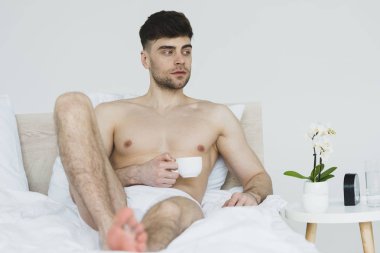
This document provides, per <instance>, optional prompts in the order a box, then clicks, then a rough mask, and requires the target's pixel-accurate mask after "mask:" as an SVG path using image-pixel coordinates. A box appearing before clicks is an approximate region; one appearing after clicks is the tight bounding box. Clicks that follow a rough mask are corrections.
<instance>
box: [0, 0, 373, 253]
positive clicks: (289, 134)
mask: <svg viewBox="0 0 380 253" xmlns="http://www.w3.org/2000/svg"><path fill="white" fill-rule="evenodd" d="M161 9H166V10H168V9H170V10H171V9H174V10H179V11H183V12H185V14H186V15H187V16H188V18H189V19H190V21H191V23H192V25H193V29H194V33H195V36H194V39H193V47H194V59H193V75H192V78H191V81H190V83H189V84H188V86H187V88H186V92H187V94H188V95H190V96H194V97H198V98H203V99H209V100H213V101H216V102H239V101H261V102H262V105H263V117H264V118H263V120H264V121H263V124H264V142H265V162H266V168H267V170H268V171H269V172H270V174H271V176H272V178H273V182H274V190H275V193H277V194H281V195H282V196H283V197H284V198H285V199H287V200H288V201H295V200H298V199H300V196H301V189H302V184H303V182H302V181H299V180H297V179H293V178H287V177H285V176H283V175H282V173H283V171H284V170H285V169H302V168H305V170H301V171H303V172H305V171H306V168H310V166H311V164H312V150H311V147H310V144H309V143H308V141H307V140H306V139H305V138H304V133H305V132H306V131H307V130H308V127H309V124H310V123H312V122H317V121H320V122H329V123H330V124H331V126H333V127H335V129H336V131H337V136H336V138H334V140H333V143H334V149H335V152H334V153H333V155H332V157H331V160H330V161H329V164H327V165H337V166H338V167H339V168H338V170H337V172H336V178H334V179H332V180H331V181H330V191H331V192H330V193H331V197H332V198H341V197H342V195H343V194H342V188H343V186H342V185H343V183H342V182H343V176H344V174H345V173H347V172H357V173H359V175H360V183H361V186H362V187H361V188H362V192H364V187H363V186H364V183H365V182H364V175H363V168H364V161H365V160H366V159H379V154H380V151H379V145H378V144H379V143H380V131H379V130H380V113H379V112H380V99H379V94H380V29H379V25H380V15H379V11H380V4H379V2H378V1H360V0H356V1H343V0H342V1H337V0H323V1H311V0H309V1H299V0H298V1H296V0H294V1H281V0H277V1H273V0H272V1H225V2H222V1H201V0H193V1H191V2H190V1H189V2H187V3H186V2H185V1H174V0H173V1H147V0H145V1H139V0H135V1H122V0H119V1H115V0H111V1H90V0H88V1H67V0H66V1H49V0H44V1H42V0H38V1H28V0H24V1H20V0H16V1H15V0H0V94H2V93H7V94H9V95H10V96H11V99H12V101H13V103H14V106H15V110H16V112H17V113H29V112H46V111H52V110H53V104H54V100H55V98H56V97H57V96H58V95H59V94H61V93H63V92H66V91H70V90H82V91H107V92H114V93H126V92H128V93H131V92H132V93H135V94H142V93H144V92H145V90H146V89H147V87H148V73H147V72H146V71H145V69H144V68H143V67H142V66H141V64H140V61H139V52H140V50H141V46H140V42H139V37H138V30H139V28H140V26H141V25H142V24H143V22H144V21H145V20H146V18H147V16H148V15H149V14H151V13H153V12H155V11H158V10H161ZM378 225H379V223H375V225H374V229H375V231H374V232H375V236H376V240H377V243H378V244H379V243H380V231H376V229H377V226H378ZM291 226H292V227H293V228H294V229H296V230H297V232H299V233H303V232H304V224H301V223H295V222H294V223H293V222H292V223H291ZM329 238H331V240H329ZM332 241H334V242H335V243H331V242H332ZM317 246H318V248H319V249H321V250H322V251H324V252H359V251H361V242H360V236H359V229H358V226H357V225H355V224H347V225H320V226H319V230H318V236H317ZM378 247H380V246H379V245H378Z"/></svg>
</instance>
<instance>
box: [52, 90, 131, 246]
mask: <svg viewBox="0 0 380 253" xmlns="http://www.w3.org/2000/svg"><path fill="white" fill-rule="evenodd" d="M54 118H55V123H56V129H57V135H58V146H59V153H60V156H61V160H62V164H63V166H64V168H65V172H66V175H67V177H68V180H69V184H70V192H71V194H72V197H73V199H74V201H75V203H76V204H77V206H78V209H79V212H80V215H81V217H82V218H83V220H84V221H86V222H87V223H88V224H89V225H90V226H91V227H93V228H94V229H97V230H99V233H100V237H101V240H102V242H103V243H104V242H105V238H106V234H107V232H108V230H109V228H110V227H111V225H112V223H113V217H114V214H115V213H116V211H117V210H119V209H120V208H122V207H125V206H126V198H125V193H124V189H123V187H122V185H121V183H120V181H119V179H118V178H117V176H116V174H115V172H114V170H113V168H112V166H111V164H110V162H109V160H108V157H107V155H106V152H105V150H104V146H103V143H102V139H101V136H100V133H99V129H98V126H97V122H96V116H95V113H94V110H93V107H92V104H91V101H90V100H89V99H88V97H87V96H85V95H84V94H82V93H74V92H73V93H66V94H64V95H62V96H60V97H59V98H58V99H57V101H56V105H55V110H54Z"/></svg>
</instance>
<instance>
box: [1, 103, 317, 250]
mask: <svg viewBox="0 0 380 253" xmlns="http://www.w3.org/2000/svg"><path fill="white" fill-rule="evenodd" d="M244 105H245V109H244V112H243V114H242V117H241V125H242V127H243V129H244V132H245V134H246V137H247V140H248V143H249V145H250V146H251V148H252V149H254V150H255V152H256V154H257V155H258V157H259V158H260V159H261V160H262V161H263V139H262V121H261V107H260V104H259V103H245V104H244ZM16 119H17V126H18V136H19V139H20V143H21V152H22V159H23V165H24V166H23V167H24V169H25V174H26V178H27V182H28V188H29V191H28V190H26V191H20V190H15V189H7V188H5V189H4V188H3V189H0V203H1V204H0V252H95V251H99V243H98V237H97V233H96V232H95V231H93V230H91V229H89V228H88V227H86V226H83V221H82V220H81V219H80V218H79V216H78V214H77V212H76V211H75V210H74V209H72V208H70V207H69V206H67V205H65V204H64V203H60V202H59V201H56V200H54V199H52V198H50V197H49V196H47V193H48V188H49V181H50V177H51V175H52V167H53V164H54V162H55V160H56V157H57V155H58V150H57V143H56V134H55V129H54V123H53V115H52V113H45V114H21V115H16ZM238 186H239V182H238V181H237V180H236V179H235V177H234V176H233V175H232V174H230V173H228V176H227V178H226V180H225V183H224V184H223V187H222V189H223V190H218V191H213V192H209V193H208V195H207V196H208V198H211V199H217V198H218V196H221V195H220V194H226V193H227V194H230V193H231V192H232V191H236V190H237V189H239V187H238ZM285 204H286V203H285V201H284V200H283V199H282V198H281V197H280V196H278V195H272V196H268V198H267V199H266V200H265V201H264V202H263V203H262V204H261V205H259V206H256V207H233V208H216V209H214V210H213V212H212V214H211V215H208V216H207V218H205V219H202V220H200V221H197V222H196V223H194V224H193V225H192V226H190V227H189V228H188V229H187V230H186V231H185V232H184V233H182V234H181V235H180V236H179V237H178V238H177V239H175V240H174V241H173V242H172V243H171V244H170V245H169V246H168V248H167V249H165V250H163V251H162V252H165V253H169V252H229V253H230V252H268V253H272V252H273V253H274V252H278V253H279V252H281V253H284V252H289V253H290V252H291V253H296V252H303V253H308V252H310V253H312V252H313V253H314V252H317V250H316V248H315V246H314V245H313V244H311V243H309V242H307V241H306V240H305V239H304V238H303V236H302V235H300V234H297V233H295V232H294V231H293V230H291V228H290V227H289V226H288V225H287V224H286V223H285V222H284V221H283V219H282V217H281V215H280V211H281V210H282V208H283V207H284V205H285Z"/></svg>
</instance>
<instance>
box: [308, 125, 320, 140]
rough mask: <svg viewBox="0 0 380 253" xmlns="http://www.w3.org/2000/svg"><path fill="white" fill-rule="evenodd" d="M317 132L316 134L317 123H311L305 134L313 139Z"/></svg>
mask: <svg viewBox="0 0 380 253" xmlns="http://www.w3.org/2000/svg"><path fill="white" fill-rule="evenodd" d="M317 134H318V125H317V124H315V123H313V124H311V125H310V128H309V131H308V132H307V136H308V137H309V138H310V139H313V138H314V136H316V135H317Z"/></svg>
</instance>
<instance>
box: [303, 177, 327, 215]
mask: <svg viewBox="0 0 380 253" xmlns="http://www.w3.org/2000/svg"><path fill="white" fill-rule="evenodd" d="M302 203H303V207H304V208H305V210H306V211H307V212H309V213H323V212H325V211H326V210H327V208H328V207H329V187H328V184H327V182H315V183H313V182H310V181H306V182H305V184H304V187H303V195H302Z"/></svg>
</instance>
